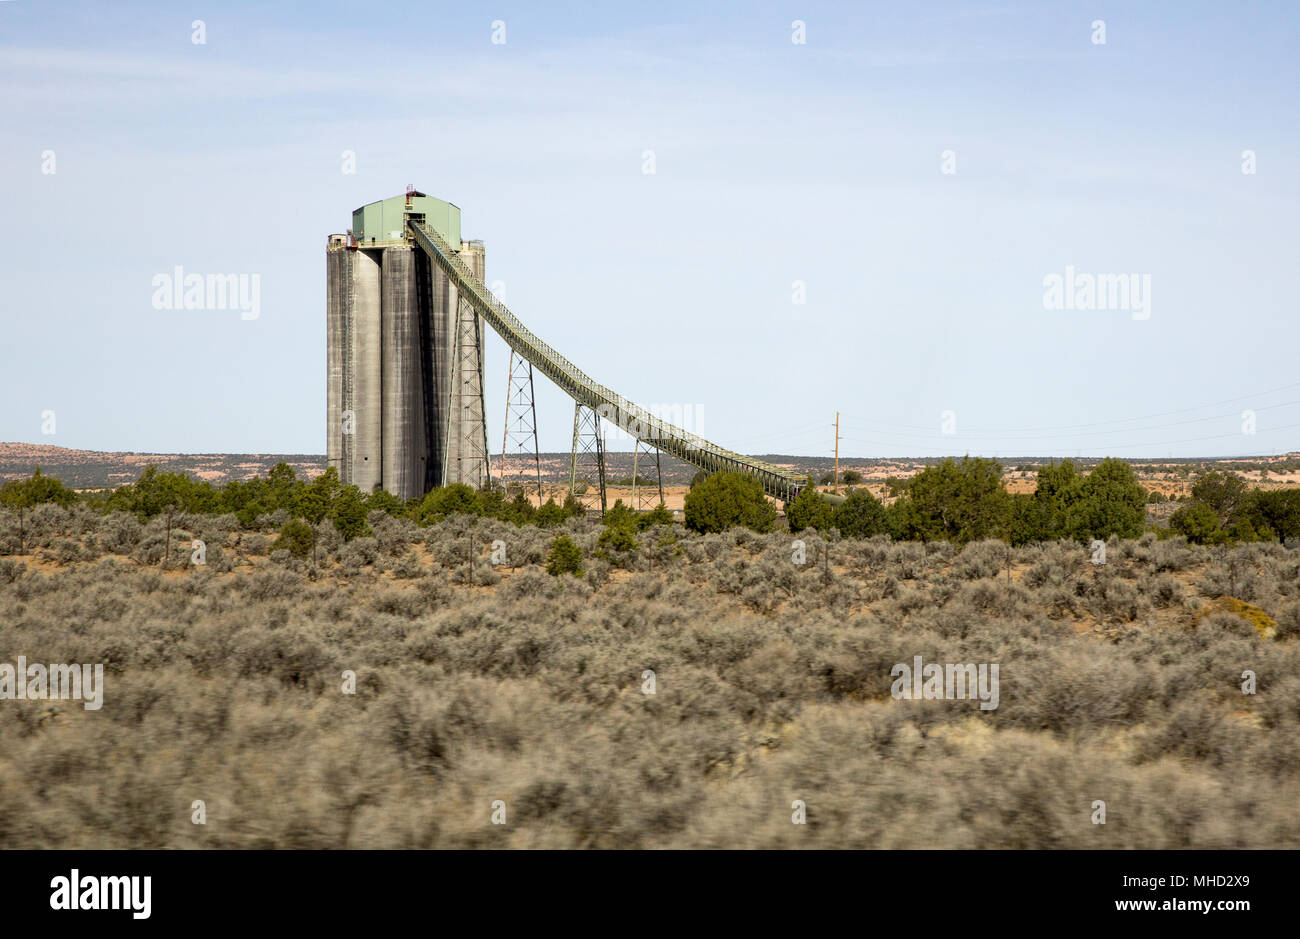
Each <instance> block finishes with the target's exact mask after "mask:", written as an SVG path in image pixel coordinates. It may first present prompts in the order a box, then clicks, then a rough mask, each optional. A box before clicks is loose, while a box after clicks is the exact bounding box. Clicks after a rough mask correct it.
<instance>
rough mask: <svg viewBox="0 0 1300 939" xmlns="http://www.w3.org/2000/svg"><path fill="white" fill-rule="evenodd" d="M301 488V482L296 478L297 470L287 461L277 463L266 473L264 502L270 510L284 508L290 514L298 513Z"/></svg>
mask: <svg viewBox="0 0 1300 939" xmlns="http://www.w3.org/2000/svg"><path fill="white" fill-rule="evenodd" d="M302 489H303V483H302V481H301V480H299V479H298V472H297V470H295V469H294V468H293V467H292V466H290V465H289V464H288V463H285V462H280V463H277V464H275V466H272V467H271V470H270V472H269V473H267V474H266V499H265V502H266V504H267V505H268V506H269V507H270V510H271V511H272V512H274V511H276V510H278V509H284V510H285V511H286V512H288V513H289V514H290V515H298V514H299V512H298V500H299V498H300V497H301V495H302Z"/></svg>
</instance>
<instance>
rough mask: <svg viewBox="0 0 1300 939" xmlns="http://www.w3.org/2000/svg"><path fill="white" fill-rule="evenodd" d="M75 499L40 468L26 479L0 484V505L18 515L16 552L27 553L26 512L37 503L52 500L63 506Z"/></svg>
mask: <svg viewBox="0 0 1300 939" xmlns="http://www.w3.org/2000/svg"><path fill="white" fill-rule="evenodd" d="M76 501H77V493H76V492H75V491H73V490H72V489H69V488H67V487H66V486H64V485H63V483H62V481H60V480H58V479H56V478H54V477H53V476H46V475H45V474H44V473H42V472H41V468H40V467H39V466H38V467H36V471H35V472H33V473H32V475H31V476H29V477H27V478H26V479H11V480H9V481H8V482H6V483H5V484H4V485H2V486H0V505H3V506H4V507H5V508H7V509H10V510H11V511H13V512H14V513H15V514H16V515H17V516H18V553H19V554H26V553H27V524H26V513H27V512H28V511H30V510H31V509H33V508H35V507H36V506H38V505H42V504H44V503H46V502H52V503H54V504H55V505H61V506H63V507H64V508H67V507H68V506H70V505H72V504H73V503H74V502H76Z"/></svg>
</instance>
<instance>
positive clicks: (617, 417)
mask: <svg viewBox="0 0 1300 939" xmlns="http://www.w3.org/2000/svg"><path fill="white" fill-rule="evenodd" d="M389 201H392V200H389ZM407 227H408V229H409V231H410V233H411V237H412V240H413V241H414V242H415V244H417V245H418V246H419V247H420V248H422V249H423V250H424V251H425V253H426V254H428V255H429V258H430V260H432V261H433V262H434V263H435V264H437V265H438V267H439V268H441V269H442V270H443V271H444V272H445V273H446V275H447V277H448V278H450V280H451V281H452V282H453V283H454V284H455V285H456V288H457V290H459V291H460V295H461V296H462V297H464V298H465V299H466V300H468V301H469V302H470V303H471V304H472V305H473V307H474V309H475V310H477V311H478V312H479V315H481V316H482V317H483V319H485V320H487V322H488V324H489V325H490V326H491V327H492V328H493V329H495V330H496V331H497V333H499V334H500V336H501V338H502V339H504V340H505V341H506V343H507V344H509V346H510V348H511V349H513V350H514V351H515V352H517V353H519V354H520V355H522V356H523V357H524V358H525V359H527V360H528V361H529V362H531V363H532V364H533V366H534V367H535V368H537V369H538V370H540V371H541V372H542V374H543V375H545V376H546V377H547V378H549V379H550V380H551V381H553V382H555V383H556V384H557V385H559V386H560V388H561V389H562V390H563V391H564V392H565V393H566V394H568V395H569V397H571V398H573V400H574V401H576V402H578V404H582V405H586V406H587V407H589V408H593V409H594V410H595V411H596V413H597V414H599V415H600V416H601V417H603V418H605V419H606V420H609V421H612V422H614V423H615V424H617V425H618V426H620V427H622V428H623V429H624V430H626V431H627V433H628V434H630V435H632V436H633V437H636V438H637V439H638V440H642V441H644V442H645V443H648V444H650V445H651V446H654V447H658V448H659V449H660V450H662V451H664V452H665V453H669V454H671V455H673V456H675V457H677V458H678V459H681V460H685V461H686V462H687V463H690V464H691V465H693V466H698V467H700V469H703V470H705V471H707V472H710V473H717V472H726V471H729V472H736V473H743V474H744V475H746V476H751V477H753V478H754V479H757V480H758V481H759V482H760V483H761V484H762V486H763V491H764V492H766V493H767V494H768V495H770V496H774V497H776V498H778V499H784V500H785V501H787V502H788V501H790V500H792V499H794V497H795V496H797V495H798V494H799V489H800V488H801V487H802V486H803V481H802V480H800V479H799V478H797V477H795V476H791V475H790V474H789V473H787V472H786V471H785V470H783V469H781V467H779V466H774V465H773V464H771V463H765V462H763V461H762V460H756V459H754V458H753V457H749V456H743V455H741V454H739V453H733V452H732V451H730V450H726V449H724V448H722V447H719V446H718V445H717V444H714V443H710V442H709V441H707V440H705V439H704V438H702V437H700V436H698V435H696V434H692V433H690V432H689V431H685V430H682V429H681V428H680V427H675V426H673V425H672V424H669V423H668V422H667V421H664V420H660V419H659V418H657V417H655V416H654V415H653V414H651V413H650V412H649V411H647V410H646V409H645V408H642V407H640V406H638V405H636V404H633V403H632V402H631V401H629V400H628V399H627V398H624V397H623V396H622V395H620V394H615V393H614V392H612V391H610V390H609V389H608V388H606V387H604V386H603V385H598V384H597V383H596V382H594V381H592V380H591V379H590V378H588V377H587V376H586V375H585V374H583V373H582V372H581V371H579V370H578V368H577V367H576V366H574V365H573V363H571V362H570V361H569V360H568V359H566V358H564V356H562V355H560V354H559V353H558V352H556V351H555V350H554V349H552V348H551V347H550V346H548V345H547V344H546V343H544V342H542V341H541V340H540V339H539V338H537V336H535V335H533V334H532V333H531V332H529V330H528V328H527V327H525V326H524V324H523V323H521V322H520V321H519V319H518V318H517V317H516V316H515V315H514V314H513V313H511V312H510V311H509V310H508V309H506V306H505V304H503V303H502V302H501V301H500V300H498V299H497V298H496V297H495V296H494V295H493V294H492V292H491V291H489V290H488V289H487V287H485V286H484V285H483V282H482V281H480V280H479V279H478V278H477V277H475V276H474V274H473V272H472V271H470V269H469V268H468V267H467V266H466V265H465V262H463V261H462V260H461V259H460V257H459V256H458V255H457V253H456V251H455V249H454V248H453V247H452V245H453V244H454V245H456V246H457V247H458V246H459V244H460V242H459V241H454V242H451V243H448V239H447V238H446V237H445V236H443V234H442V233H441V232H440V231H438V230H437V229H436V228H435V227H434V226H431V225H429V224H428V223H427V221H426V222H424V223H421V222H419V221H417V220H415V219H411V220H409V221H408V224H407Z"/></svg>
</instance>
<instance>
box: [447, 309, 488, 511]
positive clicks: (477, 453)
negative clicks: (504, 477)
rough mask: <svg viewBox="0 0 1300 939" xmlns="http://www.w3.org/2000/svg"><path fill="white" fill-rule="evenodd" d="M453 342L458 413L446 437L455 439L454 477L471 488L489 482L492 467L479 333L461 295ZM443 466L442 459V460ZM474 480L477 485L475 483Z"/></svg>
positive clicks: (454, 401)
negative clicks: (488, 443) (484, 401)
mask: <svg viewBox="0 0 1300 939" xmlns="http://www.w3.org/2000/svg"><path fill="white" fill-rule="evenodd" d="M454 338H455V345H454V348H453V352H452V362H453V366H452V368H453V376H454V381H455V385H454V386H453V388H452V410H451V413H452V414H453V415H458V416H459V419H458V420H457V421H456V422H455V424H458V426H453V427H452V428H451V433H450V434H448V440H449V441H450V440H451V439H452V438H456V440H457V443H458V444H459V446H457V448H456V454H455V460H456V480H457V481H458V482H463V483H468V484H470V485H471V486H474V488H476V489H477V488H479V487H481V486H486V485H487V484H489V483H490V482H491V481H492V469H491V466H490V458H489V456H488V447H487V422H486V421H485V419H484V416H485V412H486V410H487V409H486V408H485V407H484V405H483V360H482V358H481V357H480V355H479V352H480V350H481V349H482V348H483V346H482V335H481V332H480V330H479V317H478V313H476V312H475V310H474V307H473V306H472V305H471V304H470V303H469V301H468V300H466V299H465V298H464V297H460V298H458V302H457V305H456V331H455V337H454ZM444 465H445V462H444ZM475 480H477V481H478V485H475V482H474V481H475Z"/></svg>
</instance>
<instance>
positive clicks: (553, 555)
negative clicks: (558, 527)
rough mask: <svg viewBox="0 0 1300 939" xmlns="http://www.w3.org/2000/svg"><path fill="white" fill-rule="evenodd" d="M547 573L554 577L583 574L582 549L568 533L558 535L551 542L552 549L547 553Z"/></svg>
mask: <svg viewBox="0 0 1300 939" xmlns="http://www.w3.org/2000/svg"><path fill="white" fill-rule="evenodd" d="M546 573H548V574H550V575H551V576H553V577H559V576H560V575H561V574H572V575H574V576H575V577H577V576H579V575H580V574H582V549H581V548H579V547H578V546H577V545H576V544H575V543H574V541H573V539H572V538H570V537H569V536H568V535H558V536H556V538H555V540H554V541H552V542H551V550H550V551H549V552H548V553H547V555H546Z"/></svg>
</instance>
